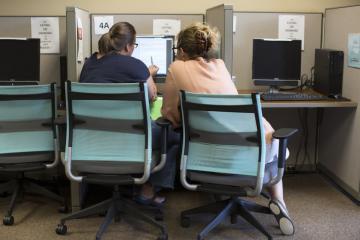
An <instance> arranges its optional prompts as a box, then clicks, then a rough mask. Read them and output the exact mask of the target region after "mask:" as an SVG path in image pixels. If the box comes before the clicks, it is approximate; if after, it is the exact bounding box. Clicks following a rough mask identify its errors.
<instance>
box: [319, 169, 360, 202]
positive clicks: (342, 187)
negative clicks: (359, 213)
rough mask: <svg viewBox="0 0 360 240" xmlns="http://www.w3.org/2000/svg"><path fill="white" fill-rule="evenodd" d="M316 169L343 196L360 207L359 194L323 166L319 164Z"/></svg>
mask: <svg viewBox="0 0 360 240" xmlns="http://www.w3.org/2000/svg"><path fill="white" fill-rule="evenodd" d="M318 169H319V170H320V172H321V173H322V175H323V176H325V177H326V178H327V179H328V180H329V181H330V182H331V183H332V184H334V185H335V187H336V188H337V189H338V190H339V191H340V192H342V193H343V194H345V196H347V197H348V198H349V199H350V200H351V201H353V202H354V203H355V204H357V205H358V206H360V193H359V192H357V191H355V190H354V189H352V188H351V187H350V186H349V185H347V184H346V183H345V182H343V181H342V180H341V179H340V178H338V177H337V176H336V175H335V174H333V173H332V172H330V171H329V170H328V169H327V168H326V167H325V166H324V165H322V164H321V163H319V164H318Z"/></svg>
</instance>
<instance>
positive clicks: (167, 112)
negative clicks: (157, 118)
mask: <svg viewBox="0 0 360 240" xmlns="http://www.w3.org/2000/svg"><path fill="white" fill-rule="evenodd" d="M161 114H162V116H163V117H164V118H166V119H168V120H169V121H170V122H171V123H172V125H173V127H174V128H177V127H180V125H181V119H180V112H179V89H178V88H177V87H176V85H175V83H174V80H173V78H172V74H171V71H169V72H168V74H167V75H166V80H165V86H164V92H163V105H162V108H161Z"/></svg>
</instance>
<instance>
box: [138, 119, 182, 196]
mask: <svg viewBox="0 0 360 240" xmlns="http://www.w3.org/2000/svg"><path fill="white" fill-rule="evenodd" d="M152 128H153V135H152V140H153V150H154V149H155V150H160V148H161V146H160V142H161V128H160V127H159V126H157V125H156V124H155V123H153V125H152ZM179 141H180V134H179V133H177V132H174V131H173V130H172V129H171V128H170V129H169V133H168V141H167V155H166V163H165V166H164V167H163V169H161V170H160V171H158V172H156V173H154V174H151V176H150V179H149V181H148V182H147V183H145V184H144V185H142V187H141V190H140V195H141V196H142V197H143V198H146V199H154V201H156V202H157V203H162V202H164V200H165V198H163V197H155V198H154V196H155V194H156V191H155V189H161V188H169V189H173V188H174V182H175V176H176V158H177V155H178V150H179Z"/></svg>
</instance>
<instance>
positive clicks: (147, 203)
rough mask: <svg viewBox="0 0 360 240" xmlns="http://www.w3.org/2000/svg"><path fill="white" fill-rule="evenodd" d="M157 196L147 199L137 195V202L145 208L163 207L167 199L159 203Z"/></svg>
mask: <svg viewBox="0 0 360 240" xmlns="http://www.w3.org/2000/svg"><path fill="white" fill-rule="evenodd" d="M156 198H157V196H156V195H154V196H153V197H151V198H146V197H144V196H142V195H137V196H136V197H135V199H134V200H135V202H137V203H139V204H141V205H145V206H153V207H162V206H163V205H164V203H165V199H164V200H163V201H162V202H158V201H156Z"/></svg>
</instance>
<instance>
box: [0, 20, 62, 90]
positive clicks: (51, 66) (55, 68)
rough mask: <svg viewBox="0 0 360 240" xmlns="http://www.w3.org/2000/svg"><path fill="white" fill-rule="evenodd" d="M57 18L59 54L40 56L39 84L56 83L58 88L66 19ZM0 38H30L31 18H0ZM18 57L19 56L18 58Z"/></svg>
mask: <svg viewBox="0 0 360 240" xmlns="http://www.w3.org/2000/svg"><path fill="white" fill-rule="evenodd" d="M36 17H58V18H59V41H60V52H59V53H50V54H41V55H40V83H51V82H56V83H57V84H58V86H60V56H65V55H66V19H65V17H64V16H36ZM0 37H1V38H7V37H10V38H31V16H1V17H0ZM19 57H20V56H19Z"/></svg>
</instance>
